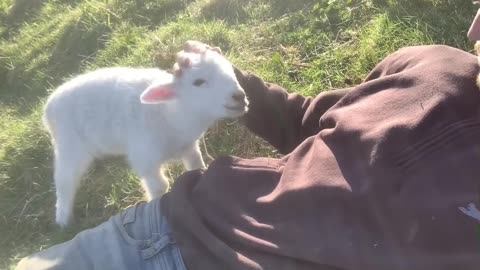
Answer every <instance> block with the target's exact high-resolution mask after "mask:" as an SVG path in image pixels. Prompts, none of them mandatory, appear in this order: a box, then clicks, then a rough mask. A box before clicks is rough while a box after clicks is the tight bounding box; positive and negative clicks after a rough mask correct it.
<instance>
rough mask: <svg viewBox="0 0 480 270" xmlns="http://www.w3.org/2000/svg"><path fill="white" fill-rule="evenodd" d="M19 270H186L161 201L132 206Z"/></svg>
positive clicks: (25, 261) (23, 263)
mask: <svg viewBox="0 0 480 270" xmlns="http://www.w3.org/2000/svg"><path fill="white" fill-rule="evenodd" d="M16 269H18V270H24V269H36V270H43V269H68V270H76V269H79V270H80V269H82V270H87V269H101V270H108V269H112V270H127V269H142V270H147V269H157V270H186V268H185V265H184V263H183V260H182V256H181V254H180V250H179V248H178V246H177V245H176V244H175V241H174V239H173V237H172V234H171V231H170V228H169V226H168V224H167V221H166V220H165V218H164V217H163V216H162V215H161V211H160V200H159V199H155V200H152V201H151V202H149V203H143V204H140V205H137V206H133V207H130V208H128V209H127V210H126V211H124V212H122V213H120V214H118V215H116V216H113V217H111V218H110V219H109V220H108V221H106V222H104V223H102V224H100V225H99V226H97V227H95V228H92V229H89V230H85V231H83V232H81V233H79V234H78V235H76V236H75V237H74V238H73V239H72V240H70V241H68V242H65V243H63V244H59V245H55V246H53V247H51V248H49V249H46V250H44V251H41V252H38V253H36V254H33V255H31V256H28V257H26V258H24V259H22V260H21V261H20V263H19V264H18V265H17V268H16Z"/></svg>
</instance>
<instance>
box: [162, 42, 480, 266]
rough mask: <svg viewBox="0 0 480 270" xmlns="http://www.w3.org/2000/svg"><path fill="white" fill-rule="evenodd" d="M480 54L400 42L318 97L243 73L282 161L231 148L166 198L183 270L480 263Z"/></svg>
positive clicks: (256, 127)
mask: <svg viewBox="0 0 480 270" xmlns="http://www.w3.org/2000/svg"><path fill="white" fill-rule="evenodd" d="M478 73H479V67H478V62H477V57H476V56H474V55H472V54H469V53H467V52H464V51H461V50H458V49H455V48H451V47H446V46H420V47H409V48H404V49H402V50H400V51H398V52H396V53H394V54H392V55H390V56H388V57H387V58H386V59H385V60H384V61H382V62H381V63H380V64H379V65H378V66H377V67H375V68H374V69H373V71H372V72H371V73H370V74H369V75H368V77H367V78H366V79H365V81H364V82H363V83H362V84H360V85H358V86H356V87H353V88H350V89H344V90H335V91H329V92H324V93H321V94H320V95H318V96H317V97H316V98H305V97H302V96H300V95H298V94H288V93H287V92H286V91H285V90H284V89H282V88H281V87H279V86H277V85H274V84H268V83H265V82H263V81H262V80H261V79H259V78H258V77H256V76H254V75H252V74H246V73H242V72H240V71H237V77H238V79H239V81H240V83H241V85H242V86H243V88H244V89H245V91H246V93H247V96H248V97H249V99H250V102H251V106H250V111H249V113H248V114H247V115H246V117H245V123H246V125H247V127H248V128H249V129H250V130H251V131H252V132H254V133H256V134H257V135H259V136H261V137H262V138H264V139H265V140H267V141H268V142H270V143H271V144H272V145H273V146H274V147H276V148H277V149H279V151H281V152H282V153H284V154H286V155H285V157H284V158H282V159H271V158H257V159H241V158H237V157H223V158H219V159H217V160H216V161H214V162H213V163H212V164H211V165H210V167H209V168H208V169H207V170H205V171H202V170H197V171H192V172H188V173H186V174H184V175H182V176H181V177H180V178H179V179H178V180H177V181H176V183H175V184H174V186H173V188H172V191H171V192H169V193H168V194H166V195H165V196H164V197H163V199H162V208H163V211H164V213H165V215H166V217H167V219H168V220H169V222H170V223H171V226H172V229H173V230H174V234H175V237H176V239H177V241H178V244H179V245H180V248H181V251H182V255H183V257H184V260H185V262H186V265H187V268H188V269H189V270H197V269H200V270H214V269H222V270H228V269H235V270H244V269H271V270H284V269H285V270H287V269H288V270H307V269H308V270H310V269H319V270H323V269H348V270H350V269H352V270H353V269H358V270H376V269H379V270H380V269H382V270H395V269H398V270H417V269H432V270H440V269H459V270H467V269H480V236H479V230H478V228H479V224H480V223H479V221H478V220H476V219H475V218H472V217H471V216H468V215H466V214H465V213H463V212H462V211H460V210H459V207H465V206H467V205H468V204H469V203H474V204H475V205H477V206H478V207H479V208H480V194H479V191H480V91H479V89H478V88H477V86H476V84H475V79H476V76H477V75H478Z"/></svg>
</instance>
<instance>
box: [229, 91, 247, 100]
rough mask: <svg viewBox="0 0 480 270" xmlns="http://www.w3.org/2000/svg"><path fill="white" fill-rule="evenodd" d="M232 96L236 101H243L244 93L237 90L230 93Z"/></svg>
mask: <svg viewBox="0 0 480 270" xmlns="http://www.w3.org/2000/svg"><path fill="white" fill-rule="evenodd" d="M232 98H233V100H235V101H237V102H245V93H243V92H240V91H238V92H236V93H235V94H233V95H232Z"/></svg>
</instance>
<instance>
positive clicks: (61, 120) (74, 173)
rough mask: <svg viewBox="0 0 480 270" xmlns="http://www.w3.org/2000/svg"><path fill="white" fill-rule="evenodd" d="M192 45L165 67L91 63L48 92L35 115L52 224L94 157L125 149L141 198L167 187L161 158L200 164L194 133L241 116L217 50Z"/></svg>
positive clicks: (65, 214)
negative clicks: (49, 183) (51, 186)
mask: <svg viewBox="0 0 480 270" xmlns="http://www.w3.org/2000/svg"><path fill="white" fill-rule="evenodd" d="M192 44H193V47H192ZM199 44H200V45H201V44H202V43H195V42H190V43H186V45H185V49H184V51H181V52H180V53H179V54H178V55H177V62H176V64H175V65H174V72H173V74H170V73H168V72H166V71H162V70H159V69H156V68H127V67H113V68H105V69H99V70H96V71H93V72H90V73H86V74H83V75H80V76H78V77H75V78H73V79H72V80H70V81H68V82H66V83H64V84H63V85H61V86H60V87H59V88H58V89H57V90H56V91H55V92H54V93H53V94H52V95H51V96H50V97H49V99H48V100H47V103H46V106H45V112H44V116H43V120H44V124H45V126H46V127H47V129H48V131H49V133H50V134H51V137H52V142H53V146H54V150H55V166H54V169H55V172H54V179H55V186H56V195H57V202H56V222H57V224H59V225H60V226H62V227H64V226H66V225H68V224H69V222H70V220H71V218H72V216H73V215H72V212H73V202H74V198H75V193H76V190H77V188H78V187H79V184H80V180H81V178H82V176H83V174H84V173H85V172H86V170H87V169H88V167H89V165H90V164H91V163H92V161H93V160H94V159H95V158H99V157H103V156H106V155H124V156H126V157H127V159H128V161H129V163H130V165H131V167H132V168H133V170H134V171H135V172H136V173H137V174H138V176H139V177H140V178H141V181H142V186H143V188H144V190H145V191H146V196H147V199H149V200H151V199H153V198H156V197H160V196H161V195H162V194H164V193H165V192H166V190H167V188H168V181H167V179H166V177H165V176H164V175H163V173H162V170H161V165H162V164H163V163H165V162H166V161H167V160H170V159H180V158H181V159H182V160H183V164H184V166H185V167H186V169H187V170H192V169H197V168H204V167H205V164H204V161H203V158H202V154H201V152H200V150H199V145H198V140H199V138H201V136H202V135H203V133H204V132H205V131H206V130H207V129H208V128H209V127H210V126H211V125H212V124H214V123H215V121H217V120H219V119H221V118H228V117H239V116H241V115H243V114H244V113H245V112H246V111H247V107H248V101H247V99H246V97H245V92H244V90H243V89H242V87H241V86H240V84H239V83H238V81H237V79H236V77H235V74H234V70H233V67H232V65H231V63H229V61H228V60H226V59H225V58H224V57H223V56H222V55H221V52H220V49H219V48H213V49H212V48H210V47H208V46H206V47H203V48H207V49H202V47H198V46H196V45H199ZM199 48H200V49H199Z"/></svg>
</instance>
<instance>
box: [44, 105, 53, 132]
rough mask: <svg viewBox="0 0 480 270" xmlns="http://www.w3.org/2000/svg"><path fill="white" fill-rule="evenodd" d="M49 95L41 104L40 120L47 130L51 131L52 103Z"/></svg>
mask: <svg viewBox="0 0 480 270" xmlns="http://www.w3.org/2000/svg"><path fill="white" fill-rule="evenodd" d="M51 99H52V98H51V97H49V98H48V99H47V101H46V102H45V103H44V104H43V114H42V122H43V126H44V127H45V129H46V130H47V131H48V132H50V133H51V132H52V130H53V128H54V126H53V124H54V123H55V121H53V105H54V104H53V103H52V102H51Z"/></svg>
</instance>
